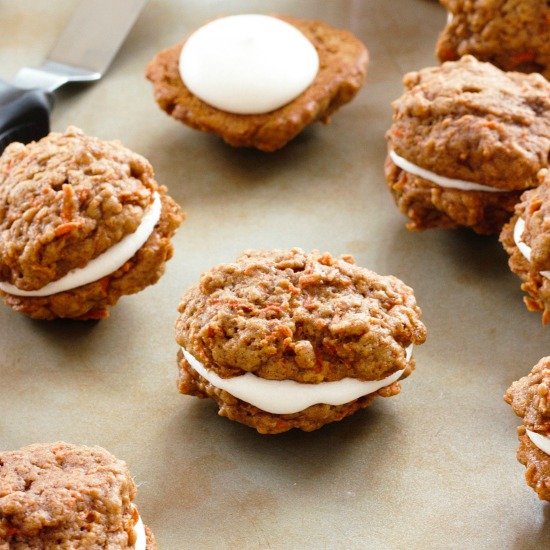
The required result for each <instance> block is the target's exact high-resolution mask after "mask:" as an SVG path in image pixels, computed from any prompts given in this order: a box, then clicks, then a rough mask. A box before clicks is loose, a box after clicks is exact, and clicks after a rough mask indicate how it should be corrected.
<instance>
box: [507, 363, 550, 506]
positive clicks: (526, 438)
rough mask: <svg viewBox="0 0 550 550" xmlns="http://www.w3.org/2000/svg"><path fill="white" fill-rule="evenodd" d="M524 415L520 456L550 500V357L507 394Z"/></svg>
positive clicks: (527, 473) (538, 489) (532, 481)
mask: <svg viewBox="0 0 550 550" xmlns="http://www.w3.org/2000/svg"><path fill="white" fill-rule="evenodd" d="M504 400H505V401H506V402H507V403H508V404H509V405H511V406H512V408H513V410H514V412H515V413H516V414H517V415H518V416H519V417H520V418H521V419H522V422H523V423H522V425H521V426H520V427H519V428H518V437H519V448H518V451H517V458H518V460H519V462H521V464H523V465H524V466H525V467H526V468H527V469H526V471H525V479H526V481H527V484H528V485H529V486H530V487H532V488H533V489H534V490H535V491H536V493H537V494H538V496H539V498H540V499H541V500H549V501H550V357H543V358H542V359H541V360H540V361H539V362H538V363H537V364H536V365H535V366H534V367H533V369H532V370H531V372H530V373H529V374H528V375H527V376H524V377H523V378H520V379H519V380H518V381H517V382H514V383H513V384H512V385H511V386H510V387H509V388H508V391H507V392H506V394H505V395H504Z"/></svg>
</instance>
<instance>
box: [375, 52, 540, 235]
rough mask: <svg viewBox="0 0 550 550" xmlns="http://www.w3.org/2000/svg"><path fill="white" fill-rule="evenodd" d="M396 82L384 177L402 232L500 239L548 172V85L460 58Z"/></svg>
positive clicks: (538, 78) (414, 73)
mask: <svg viewBox="0 0 550 550" xmlns="http://www.w3.org/2000/svg"><path fill="white" fill-rule="evenodd" d="M403 83H404V86H405V92H404V93H403V95H402V96H401V97H400V98H399V99H397V100H396V101H394V102H393V104H392V106H393V124H392V126H391V128H390V129H389V131H388V132H387V133H386V139H387V143H388V157H387V160H386V165H385V173H386V180H387V183H388V186H389V189H390V191H391V193H392V195H393V197H394V199H395V201H396V203H397V206H398V207H399V209H400V211H401V212H403V213H404V214H405V215H406V216H407V217H408V218H409V222H408V224H407V227H408V228H409V229H412V230H415V229H416V230H421V229H428V228H433V227H439V228H456V227H468V228H471V229H473V230H474V231H475V232H477V233H481V234H490V233H497V232H499V231H500V229H501V228H502V226H503V224H504V223H505V222H507V221H508V220H509V218H510V217H511V216H512V214H513V212H514V206H515V204H516V203H517V202H518V201H519V198H520V196H521V193H522V192H523V191H525V190H526V189H529V188H532V187H535V186H536V185H537V184H538V182H537V173H538V172H539V171H540V170H541V169H542V168H546V167H547V166H548V162H549V160H548V159H549V153H550V82H548V81H547V80H546V79H545V78H544V77H542V76H541V75H539V74H536V73H533V74H530V75H526V74H523V73H513V72H512V73H506V72H504V71H501V70H500V69H497V68H496V67H494V66H493V65H491V64H490V63H482V62H480V61H477V60H476V59H475V58H474V57H472V56H465V57H463V58H462V59H460V60H459V61H449V62H446V63H443V64H442V65H441V66H439V67H428V68H425V69H422V70H420V71H416V72H412V73H408V74H407V75H405V77H404V79H403Z"/></svg>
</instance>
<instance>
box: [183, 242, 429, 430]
mask: <svg viewBox="0 0 550 550" xmlns="http://www.w3.org/2000/svg"><path fill="white" fill-rule="evenodd" d="M179 312H180V316H179V318H178V320H177V322H176V340H177V342H178V344H179V345H180V346H181V349H180V350H179V353H178V366H179V380H178V387H179V390H180V392H181V393H184V394H188V395H195V396H198V397H211V398H212V399H214V400H215V401H216V402H217V404H218V406H219V414H220V415H221V416H226V417H228V418H230V419H231V420H236V421H238V422H241V423H243V424H246V425H248V426H251V427H253V428H256V430H258V432H260V433H264V434H275V433H280V432H284V431H287V430H290V429H291V428H300V429H302V430H304V431H312V430H315V429H317V428H320V427H321V426H323V425H324V424H327V423H329V422H334V421H336V420H341V419H342V418H344V417H346V416H348V415H350V414H352V413H354V412H355V411H357V410H359V409H361V408H363V407H367V406H369V405H370V404H371V403H372V401H373V400H374V398H375V397H376V396H377V395H381V396H383V397H390V396H392V395H396V394H398V393H399V391H400V385H399V380H401V379H403V378H405V377H407V376H408V375H409V374H410V373H411V372H412V371H413V370H414V365H415V363H414V359H413V358H412V348H413V345H415V344H422V343H423V342H424V341H425V339H426V329H425V327H424V325H423V324H422V322H421V321H420V315H421V311H420V309H419V308H418V306H417V305H416V301H415V298H414V295H413V291H412V289H411V288H409V287H408V286H406V285H405V284H403V283H402V282H401V281H400V280H399V279H397V278H395V277H393V276H380V275H377V274H376V273H374V272H373V271H369V270H367V269H364V268H361V267H359V266H357V265H355V262H354V260H353V258H352V257H351V256H340V257H338V258H334V257H332V256H331V255H330V254H328V253H325V254H321V253H319V252H317V251H314V252H311V253H306V252H303V251H302V250H300V249H299V248H293V249H292V250H266V251H247V252H244V253H243V254H242V255H241V256H239V257H238V258H237V260H236V261H235V262H234V263H230V264H222V265H218V266H216V267H214V268H212V269H211V270H210V271H208V272H207V273H205V274H203V275H202V277H201V279H200V282H199V284H197V285H195V286H193V287H192V288H191V289H189V290H188V291H187V292H186V293H185V294H184V296H183V298H182V301H181V304H180V306H179Z"/></svg>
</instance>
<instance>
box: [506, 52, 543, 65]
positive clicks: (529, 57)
mask: <svg viewBox="0 0 550 550" xmlns="http://www.w3.org/2000/svg"><path fill="white" fill-rule="evenodd" d="M536 56H537V54H536V53H535V52H534V51H533V50H525V51H523V52H518V53H516V54H515V55H513V56H512V57H511V62H512V65H513V66H514V67H516V66H517V65H521V64H522V63H525V62H527V61H533V60H534V59H535V57H536Z"/></svg>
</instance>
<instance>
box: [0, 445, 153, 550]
mask: <svg viewBox="0 0 550 550" xmlns="http://www.w3.org/2000/svg"><path fill="white" fill-rule="evenodd" d="M135 496H136V485H135V483H134V480H133V479H132V477H131V475H130V472H129V471H128V468H127V466H126V464H125V463H124V462H123V461H121V460H118V459H117V458H115V457H114V456H113V455H112V454H110V453H109V452H107V451H106V450H105V449H103V448H101V447H85V446H77V445H72V444H68V443H63V442H58V443H53V444H34V445H29V446H27V447H23V448H21V449H19V450H17V451H2V452H0V549H1V550H24V549H28V550H42V549H53V548H58V549H65V550H69V549H71V550H72V549H74V550H80V549H81V550H86V549H91V548H112V549H114V548H117V549H118V548H120V549H123V548H133V549H134V550H156V548H157V545H156V542H155V539H154V537H153V534H152V532H151V530H150V529H149V528H148V527H147V526H145V525H144V524H143V521H142V520H141V517H140V515H139V513H138V511H137V508H136V506H135V505H134V504H133V502H132V501H133V500H134V498H135Z"/></svg>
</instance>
